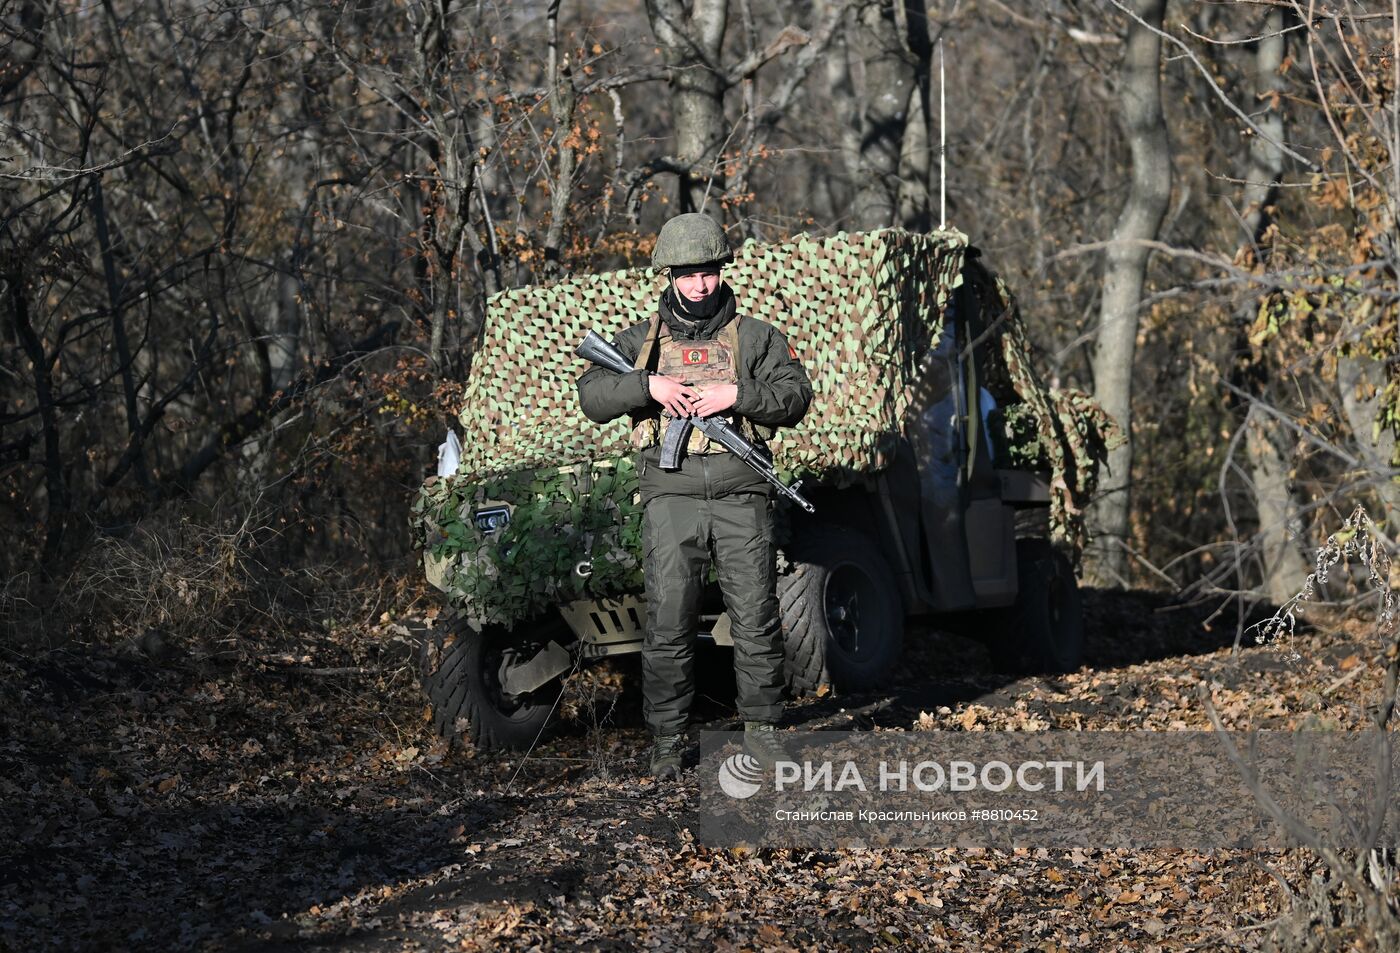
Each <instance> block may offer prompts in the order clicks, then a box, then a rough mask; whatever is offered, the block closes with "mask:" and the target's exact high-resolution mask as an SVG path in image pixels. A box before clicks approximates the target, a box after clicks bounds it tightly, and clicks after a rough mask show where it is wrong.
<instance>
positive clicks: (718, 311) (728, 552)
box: [578, 212, 812, 778]
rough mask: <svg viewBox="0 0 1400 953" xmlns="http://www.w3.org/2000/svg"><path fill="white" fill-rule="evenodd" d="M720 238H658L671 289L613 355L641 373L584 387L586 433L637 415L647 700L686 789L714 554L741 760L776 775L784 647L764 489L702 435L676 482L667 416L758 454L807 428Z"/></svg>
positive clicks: (687, 232)
mask: <svg viewBox="0 0 1400 953" xmlns="http://www.w3.org/2000/svg"><path fill="white" fill-rule="evenodd" d="M733 259H734V256H733V253H732V252H731V251H730V249H729V242H728V240H727V239H726V238H725V235H724V232H723V231H722V230H721V229H720V227H719V225H717V224H716V223H715V222H714V220H713V219H711V218H710V217H709V216H707V215H704V214H702V213H698V212H692V213H688V214H685V215H678V216H676V217H675V218H673V219H671V220H670V221H668V222H667V223H666V224H665V225H664V226H662V229H661V233H660V234H659V235H658V236H657V238H656V248H655V250H654V251H653V252H652V265H653V267H655V268H657V269H661V270H664V271H665V272H666V273H667V274H668V276H669V278H670V283H669V286H668V287H667V288H666V290H665V291H664V292H662V294H661V298H660V301H659V302H658V305H657V313H656V314H655V315H654V316H653V317H652V318H651V320H649V321H645V322H642V323H640V324H636V325H634V326H632V327H630V328H628V329H627V330H625V331H623V332H622V333H621V334H619V335H618V336H617V337H616V338H615V339H614V340H613V344H614V345H615V346H616V347H617V348H618V350H620V351H622V353H623V354H625V355H626V356H627V357H628V358H629V359H630V360H632V361H633V363H634V364H635V366H636V367H637V370H636V371H634V372H633V373H631V374H616V373H614V372H612V371H609V370H607V369H605V368H601V367H595V368H592V369H590V370H589V371H588V372H586V373H585V374H584V375H583V376H582V377H580V378H579V381H578V393H579V403H580V404H581V405H582V408H583V412H584V414H586V415H587V416H588V418H589V419H590V420H594V421H597V422H598V423H605V422H607V421H609V420H614V419H616V418H618V417H621V416H622V415H623V414H629V415H630V416H631V419H632V424H633V430H632V442H633V445H634V446H635V447H636V448H637V449H638V451H639V452H638V454H637V475H638V480H639V483H640V486H641V496H642V504H643V541H642V542H643V549H644V551H645V561H644V565H643V570H644V573H645V576H646V595H647V631H646V641H645V642H644V643H643V646H642V688H643V695H644V706H643V707H644V711H645V715H646V721H647V727H648V728H650V730H651V732H652V734H653V736H654V737H655V747H654V748H653V751H652V758H651V773H652V774H653V775H654V776H655V777H657V778H665V777H677V776H679V775H680V771H681V757H682V753H683V749H684V744H685V738H684V732H685V727H686V721H687V719H688V717H689V714H690V704H691V700H692V699H693V698H694V696H695V636H696V629H697V627H698V624H699V609H700V595H701V590H702V588H703V587H704V583H705V575H706V572H705V571H706V563H707V561H708V560H709V558H710V557H711V555H713V558H714V562H715V570H716V575H717V576H718V577H719V585H720V591H721V592H722V594H723V596H724V605H725V609H726V610H727V611H728V613H729V618H730V620H731V622H732V628H731V630H730V631H731V632H732V634H733V637H734V678H735V683H736V685H737V688H738V708H739V714H740V715H741V716H742V717H743V719H744V750H745V751H746V752H748V753H749V754H751V755H753V756H754V757H755V758H757V759H758V760H759V762H760V763H762V764H763V765H765V766H766V767H770V768H771V765H772V764H773V762H775V761H778V760H785V759H786V757H787V755H786V753H785V751H784V750H783V747H782V745H781V743H780V742H779V741H778V739H777V738H776V737H775V735H774V728H775V725H776V723H777V721H778V719H779V718H780V717H781V715H782V710H783V702H782V692H783V641H782V629H781V623H780V621H779V616H778V599H777V595H776V593H775V584H776V575H777V573H776V569H775V566H774V549H773V520H772V515H773V514H772V505H773V504H772V499H771V496H770V489H769V486H768V484H767V483H766V482H765V481H764V480H763V478H762V477H760V476H759V475H758V474H757V473H755V472H754V471H753V469H751V468H750V467H749V466H748V465H747V464H745V463H744V462H743V461H742V460H740V459H738V458H737V457H735V456H733V455H732V454H730V453H729V452H728V451H727V450H725V449H724V447H723V446H721V445H719V444H714V445H711V444H710V443H709V441H708V440H707V438H705V436H704V435H703V434H702V433H700V432H699V431H698V430H696V431H692V433H691V436H690V443H689V445H688V446H687V448H686V452H685V454H684V455H683V456H682V461H681V466H680V468H679V469H677V470H673V471H666V470H662V469H661V466H660V460H661V446H660V445H661V436H662V433H663V430H664V422H663V420H662V414H663V413H665V414H666V415H668V416H671V417H678V416H700V417H710V416H713V415H715V414H723V415H725V416H726V417H727V418H728V419H730V420H731V421H733V422H734V423H735V425H736V426H738V427H739V428H740V429H741V430H742V431H743V433H744V434H745V435H746V436H747V437H748V438H749V439H750V440H754V441H755V442H763V441H766V440H768V439H770V438H771V437H772V436H773V433H774V428H777V427H791V426H793V425H795V424H796V423H797V422H798V421H800V420H801V419H802V415H803V414H805V413H806V412H807V406H808V404H810V403H811V400H812V385H811V383H810V382H809V381H808V380H807V373H806V371H804V370H803V368H802V364H801V362H799V361H798V360H797V352H796V351H794V350H793V349H792V347H791V346H789V344H788V342H787V339H786V338H785V337H783V334H782V332H781V331H779V330H778V329H777V328H775V327H773V326H772V325H770V324H768V323H766V322H764V321H760V320H758V319H757V318H752V317H748V316H745V315H739V314H737V313H736V310H735V298H734V293H733V291H732V290H731V289H730V287H729V286H728V285H727V284H725V283H724V281H723V280H722V279H721V278H720V269H721V268H722V267H723V266H724V265H725V264H727V263H729V262H731V261H733Z"/></svg>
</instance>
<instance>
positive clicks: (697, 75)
mask: <svg viewBox="0 0 1400 953" xmlns="http://www.w3.org/2000/svg"><path fill="white" fill-rule="evenodd" d="M689 6H690V10H689V11H688V12H687V10H686V4H685V3H683V2H682V0H647V18H648V19H649V20H650V21H651V29H652V32H653V33H654V34H655V35H656V39H657V42H659V43H660V44H661V56H662V58H663V59H664V60H665V63H666V66H667V67H668V68H669V69H670V84H671V117H672V122H673V123H674V124H675V127H676V159H677V163H678V164H679V165H681V166H683V167H686V168H687V169H688V170H689V171H685V172H682V173H681V175H680V188H679V199H680V211H682V212H693V211H698V210H700V209H701V207H702V206H703V205H704V203H705V196H706V192H707V191H708V192H709V193H710V194H711V195H714V196H716V197H717V196H718V195H719V194H720V193H722V192H723V191H724V178H723V175H722V174H721V173H720V169H719V158H720V151H721V149H722V147H723V145H724V142H725V139H726V138H727V136H728V132H727V128H726V125H725V121H724V90H725V86H726V79H725V76H724V75H723V73H722V72H721V70H720V62H721V59H720V57H721V50H722V47H723V45H724V31H725V28H726V27H727V25H728V22H729V0H693V2H692V3H691V4H690V5H689Z"/></svg>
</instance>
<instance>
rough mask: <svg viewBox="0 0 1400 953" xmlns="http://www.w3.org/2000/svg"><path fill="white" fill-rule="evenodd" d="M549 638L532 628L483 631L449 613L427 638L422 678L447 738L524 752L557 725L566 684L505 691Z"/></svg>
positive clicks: (437, 725) (555, 682) (436, 722)
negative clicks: (514, 672)
mask: <svg viewBox="0 0 1400 953" xmlns="http://www.w3.org/2000/svg"><path fill="white" fill-rule="evenodd" d="M548 640H549V637H548V634H546V633H544V632H536V631H532V629H531V627H530V626H529V625H528V624H527V625H525V626H521V627H519V628H517V629H515V630H514V631H508V630H505V629H501V628H498V627H488V628H486V629H483V630H478V629H477V628H476V627H475V626H473V625H471V623H469V622H468V621H467V620H466V618H464V617H463V616H462V615H461V614H460V613H457V612H455V611H449V612H445V613H444V614H443V616H442V617H441V618H439V620H438V622H437V624H436V625H435V626H434V627H433V629H432V631H430V632H429V633H428V634H427V635H426V637H425V638H424V640H423V643H422V650H421V654H420V658H419V677H420V680H421V682H422V685H423V690H424V691H425V692H426V693H427V695H428V698H429V700H430V701H431V702H432V706H433V727H434V728H435V729H436V730H437V732H438V733H439V734H441V735H442V736H443V737H445V738H448V739H451V740H454V741H459V742H462V743H465V742H466V741H468V740H470V741H471V742H472V743H473V744H475V745H476V746H477V747H478V748H482V749H496V748H504V749H508V750H513V751H521V750H524V749H526V748H529V747H530V746H531V745H533V744H535V743H536V742H537V741H540V740H543V739H544V738H545V737H547V736H548V735H549V734H550V733H551V732H552V730H553V729H554V728H555V727H557V724H558V722H557V719H556V720H555V721H553V722H551V721H550V716H551V713H552V712H553V710H554V704H555V701H556V700H557V699H558V698H559V693H560V690H561V689H562V681H561V680H560V679H558V678H554V679H551V680H550V681H549V682H547V683H545V684H544V685H542V686H541V687H540V688H538V689H536V690H534V691H531V692H525V693H520V694H511V693H508V692H505V691H504V690H502V688H501V681H502V679H503V678H504V676H505V673H506V672H507V671H509V669H510V667H511V666H513V665H518V664H522V663H524V662H527V661H529V660H530V659H531V658H533V657H534V656H535V654H536V652H538V651H539V649H540V648H541V647H542V646H543V645H544V644H545V642H547V641H548Z"/></svg>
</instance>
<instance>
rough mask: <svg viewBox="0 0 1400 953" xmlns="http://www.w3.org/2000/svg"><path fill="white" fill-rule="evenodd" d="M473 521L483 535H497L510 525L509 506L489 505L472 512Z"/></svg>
mask: <svg viewBox="0 0 1400 953" xmlns="http://www.w3.org/2000/svg"><path fill="white" fill-rule="evenodd" d="M472 521H473V522H474V523H476V528H477V530H478V531H479V532H480V533H481V534H482V535H483V536H495V535H497V534H499V533H500V532H501V530H503V529H505V528H506V527H507V526H509V525H510V507H509V506H488V507H486V508H484V509H480V510H476V511H474V512H473V513H472Z"/></svg>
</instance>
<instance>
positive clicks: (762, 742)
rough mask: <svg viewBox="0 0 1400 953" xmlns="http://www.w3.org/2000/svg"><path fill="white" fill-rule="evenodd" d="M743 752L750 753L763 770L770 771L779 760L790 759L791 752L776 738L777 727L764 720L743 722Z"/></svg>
mask: <svg viewBox="0 0 1400 953" xmlns="http://www.w3.org/2000/svg"><path fill="white" fill-rule="evenodd" d="M744 753H745V754H747V755H752V756H753V757H754V759H756V760H757V761H758V763H759V764H760V765H762V766H763V770H764V771H772V770H773V766H774V765H775V764H777V763H778V762H779V761H791V760H792V754H791V753H789V751H788V750H787V748H785V747H783V743H782V741H780V740H779V739H778V729H777V727H776V726H775V725H773V724H772V723H771V722H766V721H746V722H744Z"/></svg>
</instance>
